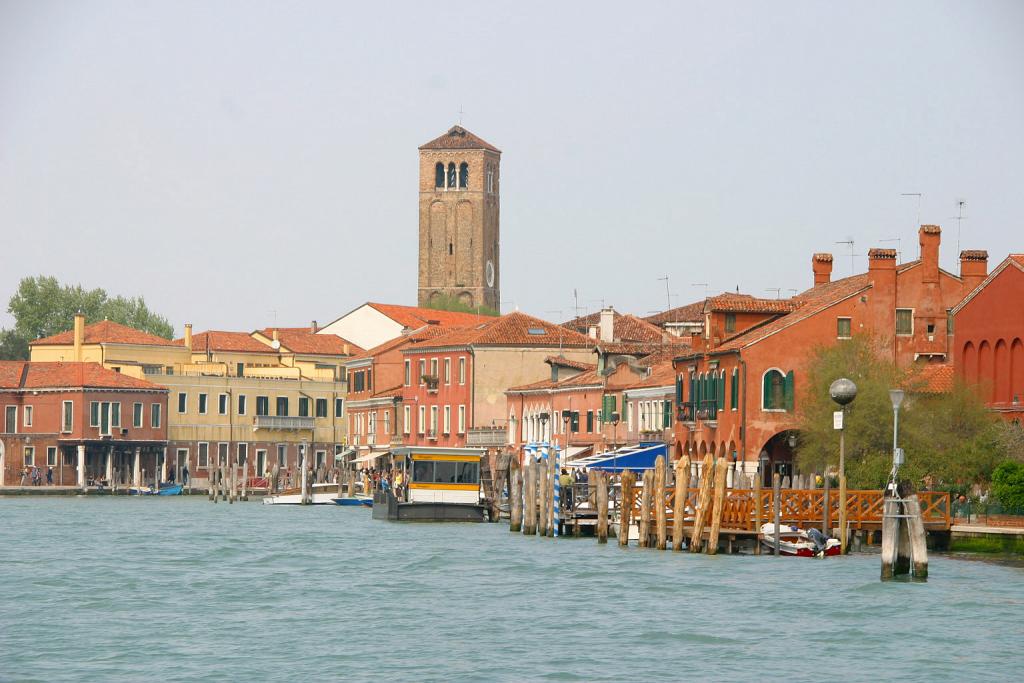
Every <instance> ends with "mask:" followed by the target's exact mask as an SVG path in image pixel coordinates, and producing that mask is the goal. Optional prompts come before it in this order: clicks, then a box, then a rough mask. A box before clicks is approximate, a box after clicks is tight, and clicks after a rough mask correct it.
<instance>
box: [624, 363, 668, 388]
mask: <svg viewBox="0 0 1024 683" xmlns="http://www.w3.org/2000/svg"><path fill="white" fill-rule="evenodd" d="M675 381H676V371H675V369H674V368H673V367H672V361H671V360H670V359H669V360H665V359H662V360H659V361H658V363H656V364H655V365H653V366H651V374H649V375H648V376H647V377H645V378H644V379H642V380H639V381H637V382H634V383H633V384H629V385H627V386H626V387H624V388H625V389H642V388H645V387H663V386H668V385H674V384H675Z"/></svg>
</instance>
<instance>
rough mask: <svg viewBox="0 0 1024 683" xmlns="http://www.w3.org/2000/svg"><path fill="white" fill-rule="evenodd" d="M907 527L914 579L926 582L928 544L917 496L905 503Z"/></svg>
mask: <svg viewBox="0 0 1024 683" xmlns="http://www.w3.org/2000/svg"><path fill="white" fill-rule="evenodd" d="M904 509H905V513H906V515H907V517H906V519H904V520H903V521H904V522H906V525H907V533H908V534H909V535H910V556H911V557H910V559H911V562H912V563H913V564H912V570H913V572H914V578H915V579H920V580H922V581H923V580H925V579H927V578H928V543H927V539H926V537H925V531H924V521H923V520H922V519H921V503H920V501H919V500H918V499H917V494H916V493H915V494H913V495H911V496H908V497H907V499H906V502H905V503H904Z"/></svg>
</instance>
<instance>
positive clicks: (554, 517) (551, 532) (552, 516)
mask: <svg viewBox="0 0 1024 683" xmlns="http://www.w3.org/2000/svg"><path fill="white" fill-rule="evenodd" d="M547 465H548V488H547V490H546V491H545V497H546V498H547V506H548V529H547V531H548V536H555V535H556V531H557V527H558V516H559V515H560V514H561V510H559V509H558V507H557V506H556V505H555V482H556V481H557V480H558V452H557V451H556V450H555V447H554V446H549V447H548V461H547Z"/></svg>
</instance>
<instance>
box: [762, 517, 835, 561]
mask: <svg viewBox="0 0 1024 683" xmlns="http://www.w3.org/2000/svg"><path fill="white" fill-rule="evenodd" d="M779 532H780V533H779V553H780V554H782V555H790V556H792V557H827V556H829V555H838V554H839V553H841V552H842V544H840V542H839V539H838V538H826V537H825V534H823V533H821V532H820V531H818V530H817V529H810V530H809V531H805V530H803V529H798V528H796V527H795V526H787V525H785V524H780V525H779ZM761 545H763V546H764V547H765V548H767V549H768V551H769V552H774V551H775V525H774V524H772V523H771V522H769V523H768V524H762V525H761Z"/></svg>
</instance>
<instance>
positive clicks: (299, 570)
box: [0, 497, 1024, 681]
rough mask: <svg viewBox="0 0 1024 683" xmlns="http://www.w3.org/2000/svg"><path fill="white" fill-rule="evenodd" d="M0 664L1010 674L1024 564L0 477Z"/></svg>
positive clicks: (323, 671)
mask: <svg viewBox="0 0 1024 683" xmlns="http://www.w3.org/2000/svg"><path fill="white" fill-rule="evenodd" d="M0 558H2V559H0V680H2V681H8V680H12V681H21V680H39V681H59V680H106V681H113V680H118V681H128V680H132V681H134V680H143V679H151V680H170V681H191V680H196V679H219V680H278V681H296V680H343V679H344V680H394V681H406V680H430V681H463V680H465V681H477V680H482V681H523V680H550V681H604V680H607V681H621V680H637V681H652V680H682V679H687V680H711V679H714V680H735V681H749V680H752V679H767V680H779V679H786V680H790V681H812V680H813V681H822V680H834V679H844V680H872V681H882V680H893V679H896V678H897V677H900V678H904V679H907V680H927V681H946V680H950V681H952V680H958V681H959V680H1019V675H1020V666H1021V664H1022V663H1024V655H1022V650H1021V645H1022V643H1024V569H1022V568H1021V567H1020V566H1014V565H1008V564H1000V563H995V562H988V561H977V560H969V559H965V558H956V557H950V556H938V557H933V558H932V562H931V572H932V578H931V579H930V580H929V581H928V582H927V583H925V584H916V583H889V584H882V583H880V582H879V580H878V569H879V563H878V556H877V555H874V556H872V555H855V556H850V557H845V558H830V559H827V560H806V559H796V558H773V557H753V556H718V557H706V556H703V555H696V556H695V555H690V554H688V553H686V554H675V553H671V552H659V551H653V550H644V551H642V550H639V549H636V548H630V549H628V550H623V549H621V548H618V547H617V546H616V545H614V543H612V544H609V545H607V546H598V545H597V544H596V543H595V542H594V540H593V539H562V540H557V541H552V540H550V539H538V538H526V537H523V536H521V535H518V534H510V533H509V532H508V526H507V525H506V524H476V525H470V524H463V525H451V524H445V525H440V524H437V525H434V524H419V525H411V524H395V523H386V522H374V521H372V520H371V519H370V514H369V512H368V511H367V510H364V509H354V508H335V507H331V508H325V507H314V508H300V507H286V506H276V507H270V506H263V505H260V504H258V503H251V502H250V503H245V504H235V505H228V504H226V503H217V504H216V505H214V504H211V503H209V502H208V501H206V499H205V498H199V497H192V498H188V497H185V498H161V499H155V498H98V497H90V498H81V497H68V498H57V497H54V498H34V499H33V498H27V497H10V498H0Z"/></svg>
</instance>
